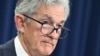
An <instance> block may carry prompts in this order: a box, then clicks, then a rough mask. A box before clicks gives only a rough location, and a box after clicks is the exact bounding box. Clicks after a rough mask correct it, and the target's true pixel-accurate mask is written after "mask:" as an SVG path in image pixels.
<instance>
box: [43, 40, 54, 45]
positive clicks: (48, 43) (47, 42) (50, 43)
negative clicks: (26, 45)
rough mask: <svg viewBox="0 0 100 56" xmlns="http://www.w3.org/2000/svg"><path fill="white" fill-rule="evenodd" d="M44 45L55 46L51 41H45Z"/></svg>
mask: <svg viewBox="0 0 100 56" xmlns="http://www.w3.org/2000/svg"><path fill="white" fill-rule="evenodd" d="M43 43H45V44H46V45H51V46H54V44H53V43H52V42H51V41H43Z"/></svg>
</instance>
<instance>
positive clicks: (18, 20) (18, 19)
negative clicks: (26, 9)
mask: <svg viewBox="0 0 100 56" xmlns="http://www.w3.org/2000/svg"><path fill="white" fill-rule="evenodd" d="M24 19H25V17H24V16H23V15H21V14H16V15H15V25H16V28H17V30H18V31H19V32H21V33H24V31H25V30H24V28H25V26H24Z"/></svg>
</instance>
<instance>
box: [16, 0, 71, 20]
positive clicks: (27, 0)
mask: <svg viewBox="0 0 100 56" xmlns="http://www.w3.org/2000/svg"><path fill="white" fill-rule="evenodd" d="M41 4H45V5H46V6H48V5H57V4H59V5H62V6H63V7H64V10H65V19H66V18H67V17H68V15H69V1H68V0H18V2H17V4H16V9H15V14H17V13H22V14H26V15H29V16H32V15H33V13H35V12H36V10H37V7H38V6H39V5H41Z"/></svg>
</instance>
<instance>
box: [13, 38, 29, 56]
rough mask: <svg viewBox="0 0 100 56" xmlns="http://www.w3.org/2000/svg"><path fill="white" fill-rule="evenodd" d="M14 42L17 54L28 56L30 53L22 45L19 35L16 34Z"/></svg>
mask: <svg viewBox="0 0 100 56" xmlns="http://www.w3.org/2000/svg"><path fill="white" fill-rule="evenodd" d="M14 44H15V50H16V54H17V56H28V54H27V53H26V51H25V50H24V48H23V47H22V45H21V42H20V40H19V38H18V36H16V38H15V40H14Z"/></svg>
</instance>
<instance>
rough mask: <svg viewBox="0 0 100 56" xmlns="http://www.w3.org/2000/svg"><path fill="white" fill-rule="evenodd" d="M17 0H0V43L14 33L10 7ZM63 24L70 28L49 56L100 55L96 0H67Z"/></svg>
mask: <svg viewBox="0 0 100 56" xmlns="http://www.w3.org/2000/svg"><path fill="white" fill-rule="evenodd" d="M16 2H17V0H0V44H3V43H6V42H7V41H9V40H10V39H12V38H14V37H15V36H16V35H17V30H16V27H15V23H14V9H15V5H16ZM70 9H71V10H70V16H69V18H68V20H67V22H66V24H65V26H66V27H67V28H69V29H70V30H71V31H70V32H69V35H68V37H67V38H66V39H62V40H59V42H58V44H57V48H56V49H55V51H54V52H53V54H52V55H51V56H100V0H70Z"/></svg>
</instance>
